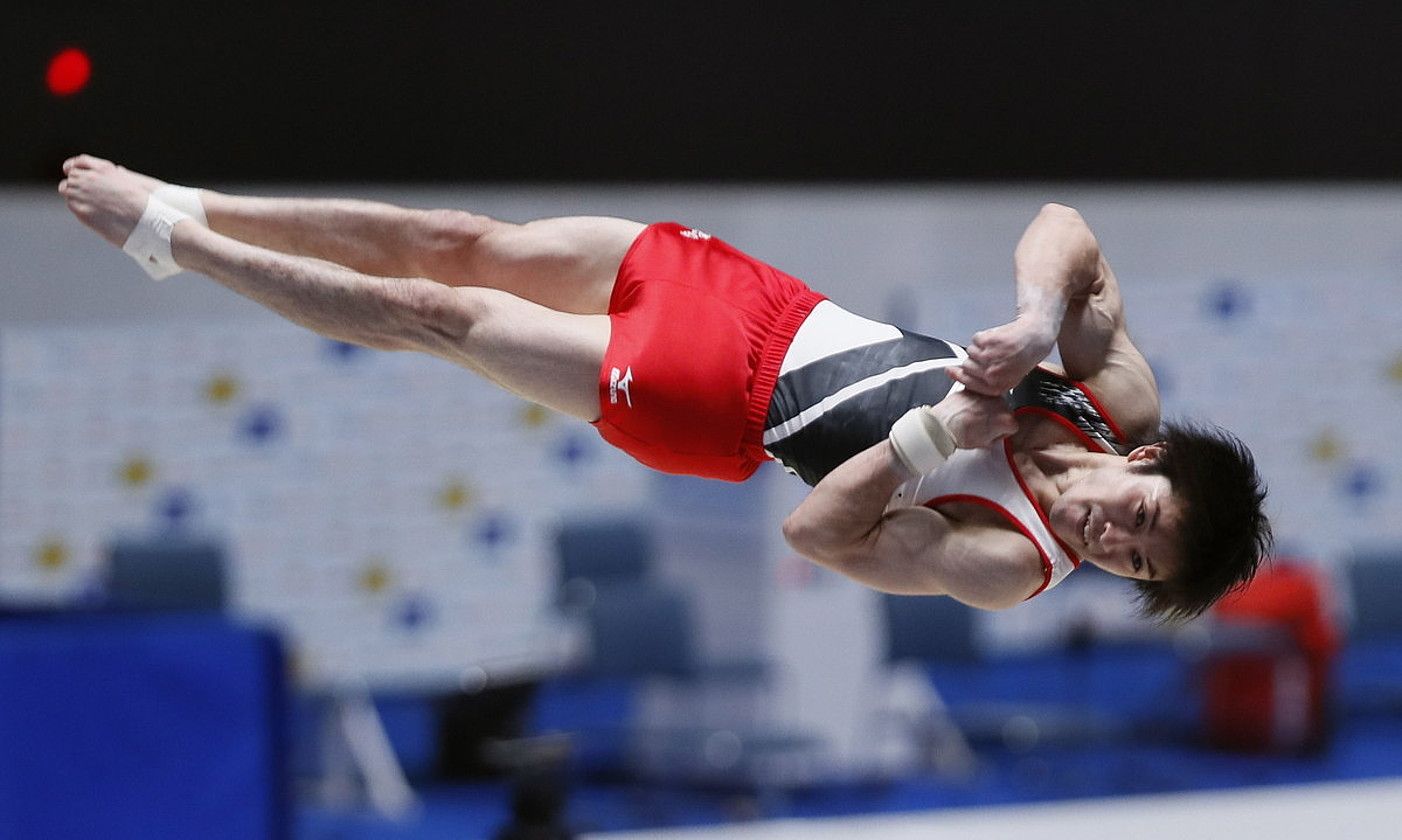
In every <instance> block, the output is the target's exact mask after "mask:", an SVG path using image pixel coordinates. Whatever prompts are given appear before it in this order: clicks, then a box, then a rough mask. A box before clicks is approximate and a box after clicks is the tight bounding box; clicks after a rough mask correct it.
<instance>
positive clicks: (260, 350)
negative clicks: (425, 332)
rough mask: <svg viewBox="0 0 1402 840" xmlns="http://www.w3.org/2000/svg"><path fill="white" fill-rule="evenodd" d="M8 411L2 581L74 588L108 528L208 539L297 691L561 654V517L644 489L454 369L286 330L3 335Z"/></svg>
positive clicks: (1, 389) (616, 457)
mask: <svg viewBox="0 0 1402 840" xmlns="http://www.w3.org/2000/svg"><path fill="white" fill-rule="evenodd" d="M0 406H3V411H0V452H3V453H4V461H3V465H4V467H3V472H0V522H3V523H4V527H3V531H0V595H3V596H4V597H5V598H6V599H9V600H12V601H22V602H26V603H41V604H62V603H71V602H74V601H82V600H83V599H84V598H85V597H87V596H88V595H89V594H90V593H92V592H93V591H94V590H95V589H96V588H97V587H98V586H100V580H99V577H100V574H101V571H102V563H103V555H104V546H105V545H106V543H107V542H108V541H109V540H111V539H112V537H113V536H114V535H117V534H127V533H133V534H152V533H159V532H161V531H164V530H167V529H179V530H185V531H193V532H195V533H212V534H214V535H216V536H218V537H219V538H221V539H222V540H223V541H225V543H226V544H227V546H228V550H229V552H230V554H231V557H232V559H233V561H234V562H233V565H232V571H233V580H232V584H233V597H234V603H235V606H236V608H237V609H238V610H239V612H240V613H242V614H243V615H245V616H249V617H254V618H263V619H270V620H273V621H275V622H277V623H278V624H279V625H281V626H282V627H284V628H285V629H286V630H288V631H289V632H290V633H291V635H292V638H293V639H295V641H296V642H297V645H296V649H297V659H296V662H297V665H298V667H299V671H300V673H301V675H302V676H303V677H304V678H305V679H307V680H308V681H310V682H325V681H328V680H340V679H350V678H366V679H370V680H372V681H375V682H377V683H381V684H394V683H403V684H408V685H414V684H420V685H421V684H424V683H433V684H442V683H445V682H448V683H451V680H452V679H453V677H454V675H455V674H456V673H460V672H465V671H466V669H468V668H469V667H471V666H477V667H486V668H488V669H496V668H506V669H517V668H522V667H526V668H529V667H536V668H539V667H553V666H554V665H555V664H556V662H555V659H556V658H557V657H558V655H559V654H558V653H555V651H557V650H559V649H560V645H561V644H562V643H564V642H567V639H562V638H561V636H560V633H559V628H558V627H556V626H555V622H554V620H553V615H552V613H551V612H550V609H549V601H550V598H551V597H552V593H553V578H552V575H553V567H552V565H551V559H552V556H553V547H552V545H551V543H550V539H551V534H552V532H553V528H554V526H555V524H556V522H557V521H558V519H559V518H560V517H561V516H563V515H568V514H573V513H581V512H588V511H590V510H599V509H604V510H612V509H617V508H630V507H637V506H638V505H639V504H640V503H641V501H642V498H643V495H644V490H645V487H646V476H645V474H644V473H643V472H642V471H641V470H636V469H633V468H632V467H631V466H630V464H631V462H629V463H627V464H625V463H624V462H625V461H627V459H626V458H625V457H624V456H622V455H620V454H619V453H617V452H615V451H613V450H611V449H609V448H608V447H607V446H605V445H604V444H603V443H602V441H600V440H599V439H598V437H597V435H596V434H595V433H594V432H593V430H592V429H590V428H588V427H586V426H582V425H580V424H578V423H574V422H568V421H566V420H565V419H563V418H561V417H559V416H557V415H554V414H552V413H551V412H549V411H547V410H545V409H543V408H541V407H539V406H536V405H532V404H529V403H526V402H523V401H522V400H520V399H517V398H515V397H513V396H511V395H508V394H505V393H503V392H501V391H499V390H498V389H496V388H493V387H491V386H488V385H486V384H484V383H482V382H480V381H479V380H478V379H476V378H475V377H473V376H470V375H467V374H466V373H465V372H464V371H462V370H460V369H457V368H455V367H453V366H451V365H448V364H447V363H444V362H441V361H438V360H435V359H432V358H429V357H425V356H417V355H411V354H402V353H401V354H395V353H382V352H374V351H370V350H365V349H363V348H358V347H354V346H352V345H347V344H342V343H339V342H333V341H328V340H325V339H321V338H319V337H317V336H315V335H314V334H312V333H310V332H307V331H305V330H301V329H298V328H296V327H293V326H292V325H289V324H283V323H280V322H277V321H267V322H260V323H256V324H217V325H193V324H174V325H170V324H167V325H147V326H144V327H129V326H128V327H80V328H70V327H65V328H33V327H18V328H15V327H12V328H9V329H6V330H5V331H4V333H3V340H0ZM473 673H476V672H473Z"/></svg>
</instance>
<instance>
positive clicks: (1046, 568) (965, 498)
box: [924, 470, 1052, 601]
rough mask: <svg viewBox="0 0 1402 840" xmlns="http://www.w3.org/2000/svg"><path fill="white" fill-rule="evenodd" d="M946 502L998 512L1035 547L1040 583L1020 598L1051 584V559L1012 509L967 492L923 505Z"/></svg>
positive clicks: (932, 508) (931, 505) (935, 505)
mask: <svg viewBox="0 0 1402 840" xmlns="http://www.w3.org/2000/svg"><path fill="white" fill-rule="evenodd" d="M1013 472H1014V474H1016V472H1017V471H1016V470H1014V471H1013ZM948 502H968V503H969V504H974V505H980V506H982V507H986V508H988V509H989V510H992V511H994V512H996V513H998V514H1000V515H1001V516H1002V517H1003V518H1004V519H1007V520H1008V522H1009V523H1011V524H1012V526H1013V527H1014V528H1016V529H1017V530H1018V532H1019V533H1021V534H1022V535H1023V536H1024V537H1026V538H1027V541H1028V542H1030V543H1032V547H1033V548H1035V549H1037V555H1038V556H1039V557H1041V558H1042V585H1041V586H1039V587H1037V590H1036V591H1035V592H1033V593H1032V594H1031V595H1028V596H1027V597H1026V598H1023V599H1022V600H1024V601H1027V600H1030V599H1032V598H1035V597H1037V596H1038V595H1040V594H1042V593H1043V592H1044V591H1046V588H1047V587H1048V586H1050V585H1051V578H1052V559H1051V557H1049V556H1048V555H1047V553H1046V552H1045V551H1043V550H1042V545H1041V543H1039V542H1037V538H1036V537H1034V536H1032V532H1031V531H1029V530H1027V528H1026V527H1025V526H1024V525H1023V524H1022V522H1021V521H1020V520H1019V519H1018V518H1017V517H1016V516H1013V513H1012V511H1010V510H1008V509H1007V508H1005V507H1003V506H1002V505H1000V504H998V503H997V502H995V501H993V500H992V499H985V498H984V497H982V496H974V495H970V494H968V493H951V494H950V495H948V496H936V497H935V498H933V499H930V500H929V501H927V502H925V505H924V506H925V507H927V508H930V509H931V510H934V509H935V508H937V507H939V506H940V505H942V504H946V503H948ZM1034 504H1035V503H1034Z"/></svg>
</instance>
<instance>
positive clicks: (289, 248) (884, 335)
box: [58, 155, 1270, 618]
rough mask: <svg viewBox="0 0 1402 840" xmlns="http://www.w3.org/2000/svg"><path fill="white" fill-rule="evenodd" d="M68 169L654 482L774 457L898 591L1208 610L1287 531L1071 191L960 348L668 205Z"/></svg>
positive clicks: (835, 556)
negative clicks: (558, 213)
mask: <svg viewBox="0 0 1402 840" xmlns="http://www.w3.org/2000/svg"><path fill="white" fill-rule="evenodd" d="M63 172H64V176H65V177H64V179H63V181H62V182H61V183H60V184H59V187H58V191H59V193H60V194H61V195H62V196H63V197H64V199H66V201H67V203H68V208H69V210H71V211H72V213H73V215H75V216H76V217H77V218H78V220H79V221H81V222H82V223H83V224H85V225H87V226H88V227H89V228H91V229H92V230H94V231H96V232H97V233H98V234H99V235H101V236H102V237H103V238H104V239H106V240H107V241H108V242H110V243H112V244H113V245H115V246H117V247H119V248H122V249H123V250H124V251H126V252H127V253H128V254H130V255H131V256H133V257H134V258H136V260H137V261H138V262H139V263H140V264H141V265H142V266H143V267H144V268H146V270H147V271H148V273H150V274H152V276H155V277H158V278H159V277H164V276H166V275H169V274H172V273H175V272H177V271H180V270H182V269H187V270H190V271H195V272H198V273H200V274H204V275H206V276H208V277H211V278H213V279H214V280H216V281H218V282H219V283H221V284H223V285H224V286H227V287H228V288H230V289H232V290H234V291H235V292H238V293H239V294H241V295H244V296H246V297H249V298H252V299H253V300H255V301H257V302H258V303H261V304H263V305H264V306H266V307H267V308H269V309H271V310H273V311H274V312H276V313H278V314H279V315H282V316H283V317H285V318H287V319H289V320H291V321H294V322H296V323H298V324H301V325H302V326H305V327H307V328H309V329H312V330H314V331H316V332H318V333H320V334H322V335H324V336H328V337H330V338H334V339H338V340H340V341H346V342H352V343H355V344H360V345H365V346H367V347H373V348H378V349H383V350H417V351H421V352H424V353H430V354H432V355H435V356H439V357H441V358H444V359H447V360H449V361H452V362H455V363H457V364H459V365H462V366H463V367H466V368H469V369H471V370H473V371H476V372H477V373H478V374H480V375H482V376H484V377H486V378H488V379H490V380H491V381H493V382H495V383H497V384H498V385H500V386H502V387H503V388H506V389H508V390H510V391H512V392H514V393H516V394H519V395H520V396H522V397H524V398H526V399H528V400H533V401H535V402H537V403H540V404H542V405H546V406H549V407H551V408H553V409H555V410H557V411H561V412H564V413H566V414H570V415H573V416H575V417H578V418H580V419H582V420H584V421H587V422H589V423H592V424H593V425H594V427H595V428H596V429H598V431H599V434H600V435H602V436H603V438H604V439H605V440H606V441H608V442H609V443H611V444H613V445H614V446H617V447H618V448H620V449H623V450H624V451H626V452H627V453H629V454H630V455H632V456H633V457H634V458H636V459H637V460H639V461H641V462H642V463H644V464H646V465H648V466H650V467H653V468H655V469H658V470H663V471H666V472H673V473H684V474H690V475H697V476H704V477H709V478H718V479H725V480H730V481H741V480H743V479H745V478H747V477H749V476H750V475H751V474H752V473H753V472H754V471H755V470H756V469H757V468H758V467H759V465H760V464H761V463H762V462H764V461H766V460H769V459H771V458H772V459H775V460H777V461H778V462H779V463H780V464H781V465H782V466H784V467H785V468H786V469H787V470H789V471H790V472H792V473H794V474H796V475H797V476H799V477H800V478H801V479H802V480H804V481H805V482H807V483H808V484H810V485H812V486H813V490H812V492H811V493H810V494H809V495H808V497H807V498H806V499H805V500H804V501H803V503H802V504H800V505H799V506H798V508H797V509H795V510H794V511H793V513H792V514H790V515H789V517H788V519H787V520H786V521H785V522H784V535H785V537H786V538H787V539H788V541H789V543H790V544H791V545H792V546H793V547H794V549H795V550H797V551H798V552H800V553H802V554H803V555H805V556H807V557H808V558H810V559H812V560H813V561H815V562H817V563H820V564H822V565H824V566H827V567H829V568H831V569H834V570H836V571H838V572H841V573H842V574H845V575H847V576H849V577H851V578H853V579H855V580H857V581H859V582H861V583H863V584H866V585H867V586H871V587H873V588H876V589H879V590H883V591H887V592H898V593H910V594H944V595H949V596H951V597H954V598H956V599H958V600H960V601H962V602H964V603H966V604H970V605H973V606H975V607H982V608H986V609H1001V608H1005V607H1011V606H1013V605H1015V604H1018V603H1019V602H1021V601H1023V600H1026V599H1027V598H1030V597H1032V596H1034V595H1036V594H1038V593H1040V592H1043V591H1045V590H1046V589H1048V588H1050V587H1052V586H1054V585H1055V584H1056V583H1057V582H1059V581H1060V580H1061V579H1062V578H1064V577H1065V576H1066V575H1067V574H1068V573H1070V572H1071V571H1072V570H1073V569H1075V568H1076V566H1078V565H1079V564H1080V563H1081V562H1083V561H1084V562H1089V563H1093V564H1094V565H1096V566H1099V567H1101V568H1102V569H1105V570H1107V571H1109V572H1111V573H1113V574H1116V575H1121V576H1124V577H1128V578H1133V579H1135V581H1136V582H1137V587H1138V590H1139V595H1140V599H1141V604H1142V607H1143V609H1144V611H1145V612H1146V613H1148V614H1150V615H1155V616H1161V617H1166V618H1188V617H1192V616H1196V615H1198V614H1199V613H1201V612H1202V611H1203V610H1205V609H1206V608H1207V607H1209V606H1210V605H1211V604H1212V603H1214V602H1215V601H1216V600H1217V599H1218V598H1220V597H1221V596H1222V595H1224V594H1225V593H1227V592H1228V591H1230V590H1232V589H1234V588H1236V587H1237V586H1239V585H1241V584H1243V583H1245V582H1246V581H1249V580H1250V579H1251V577H1252V575H1253V574H1254V573H1255V571H1256V568H1257V566H1258V565H1259V563H1260V561H1261V559H1262V557H1263V556H1264V555H1265V554H1266V553H1267V552H1268V550H1269V547H1270V526H1269V523H1268V522H1267V520H1266V517H1265V515H1264V513H1263V511H1262V502H1263V500H1264V497H1265V490H1264V487H1263V485H1262V482H1261V479H1260V477H1259V476H1258V475H1257V472H1256V468H1255V464H1254V461H1253V459H1252V456H1251V454H1250V452H1249V451H1248V450H1247V449H1246V447H1245V446H1244V445H1243V444H1242V443H1241V442H1240V441H1239V440H1237V439H1236V438H1234V437H1232V436H1231V435H1229V434H1227V433H1226V432H1223V431H1221V430H1220V429H1216V428H1212V427H1203V426H1196V425H1191V424H1174V423H1168V424H1161V420H1160V409H1159V395H1158V388H1157V386H1156V384H1155V382H1154V375H1153V373H1152V372H1151V371H1150V369H1149V365H1148V364H1147V363H1146V362H1145V360H1144V357H1143V356H1142V355H1141V354H1140V352H1139V350H1138V349H1136V348H1135V346H1134V344H1133V343H1132V342H1131V341H1130V338H1129V333H1128V332H1127V331H1126V329H1125V318H1124V305H1123V302H1122V300H1121V297H1120V289H1119V284H1118V283H1117V282H1116V280H1115V275H1114V273H1113V272H1112V271H1111V270H1110V266H1109V264H1108V263H1107V262H1106V261H1105V258H1104V257H1103V256H1102V254H1101V252H1100V247H1099V244H1098V243H1097V241H1096V238H1095V236H1094V234H1093V233H1092V232H1091V230H1090V228H1089V227H1088V226H1087V225H1086V223H1085V221H1083V220H1082V218H1081V216H1080V214H1078V213H1077V212H1076V211H1075V210H1072V209H1070V208H1069V207H1063V206H1060V205H1056V204H1048V205H1046V206H1045V207H1043V208H1042V209H1041V211H1040V212H1039V213H1038V214H1037V216H1036V218H1034V219H1033V220H1032V223H1031V224H1030V225H1029V226H1028V227H1027V230H1026V232H1025V233H1023V235H1022V239H1021V241H1020V242H1019V243H1018V245H1017V249H1016V252H1015V253H1014V269H1015V277H1016V283H1017V316H1016V317H1015V318H1014V320H1012V321H1010V322H1009V323H1006V324H1003V325H1001V326H997V327H993V328H991V329H987V330H984V331H982V332H979V333H976V334H975V335H974V336H973V339H972V342H971V343H970V344H969V346H968V347H967V348H964V347H961V346H959V345H957V344H954V343H952V342H948V341H944V340H941V339H936V338H929V337H927V336H923V335H918V334H915V333H911V332H907V331H905V330H901V329H898V328H896V327H894V326H890V325H888V324H883V323H879V322H877V321H872V320H869V319H867V318H863V317H859V316H857V315H854V314H852V313H850V312H847V311H846V310H844V309H842V308H841V307H839V306H837V305H836V304H834V303H832V302H831V301H828V300H826V299H825V298H824V297H823V296H822V295H821V294H819V293H817V292H814V291H812V290H811V289H809V288H808V287H807V286H806V285H804V284H803V283H802V282H801V281H799V280H797V279H795V278H793V277H790V276H789V275H787V274H785V273H783V272H781V271H779V270H777V269H775V268H772V267H770V266H768V265H765V264H764V263H762V262H760V261H758V260H755V259H753V258H751V257H749V256H747V255H745V254H743V253H741V252H739V251H737V250H736V249H734V248H732V247H730V246H729V245H727V244H725V243H724V242H722V241H721V240H719V239H717V238H715V237H713V236H711V235H710V234H708V233H705V232H703V231H700V230H696V229H694V228H688V227H684V226H682V225H678V224H674V223H662V224H652V225H643V224H640V223H638V222H631V221H627V220H624V219H616V218H598V217H576V218H557V219H542V220H539V221H534V222H528V223H526V224H512V223H509V222H502V221H497V220H495V219H491V218H488V217H486V216H481V215H476V214H473V213H467V212H462V211H458V210H410V209H405V208H400V207H394V206H390V205H386V204H379V203H373V202H365V201H350V200H339V199H311V198H254V197H243V196H235V195H227V194H223V193H219V192H214V191H211V190H194V189H191V188H188V187H180V186H172V185H168V184H165V183H163V182H161V181H158V180H156V179H154V178H151V177H148V176H145V175H141V174H139V173H136V172H133V171H130V170H128V169H125V168H123V167H120V166H116V165H114V164H113V163H111V162H109V161H105V160H101V159H98V158H94V157H90V156H87V155H82V156H79V157H76V158H73V159H71V160H69V161H67V162H66V163H65V164H64V166H63ZM1053 346H1055V347H1056V348H1058V349H1059V351H1060V357H1061V365H1060V366H1057V365H1053V364H1050V363H1047V362H1046V361H1045V359H1046V357H1047V356H1048V354H1049V353H1050V352H1051V351H1052V348H1053Z"/></svg>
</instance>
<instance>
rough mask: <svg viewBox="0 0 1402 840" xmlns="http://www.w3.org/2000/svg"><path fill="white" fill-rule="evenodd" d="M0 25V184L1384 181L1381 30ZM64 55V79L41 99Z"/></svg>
mask: <svg viewBox="0 0 1402 840" xmlns="http://www.w3.org/2000/svg"><path fill="white" fill-rule="evenodd" d="M32 5H33V8H30V9H25V8H24V4H22V5H21V7H20V9H18V10H12V11H10V12H9V13H8V17H7V20H8V23H7V24H5V25H3V26H0V47H3V49H0V73H2V74H3V76H2V77H0V78H3V88H0V96H3V99H0V167H3V170H2V171H0V179H3V180H8V181H24V180H28V181H51V180H52V179H53V174H54V172H55V167H56V165H57V163H58V161H60V160H62V158H63V157H64V156H66V155H68V154H70V153H72V152H75V151H79V150H87V151H93V152H95V153H99V154H102V155H105V156H109V157H113V158H117V159H120V160H122V161H124V162H127V163H130V164H131V165H132V166H135V167H145V168H149V169H151V170H154V171H156V172H158V173H161V174H165V175H167V176H168V177H171V178H175V179H180V180H187V181H199V180H203V179H225V180H234V181H257V180H278V181H298V180H302V181H310V180H335V181H428V182H432V181H560V180H566V181H637V180H665V181H677V180H707V181H716V180H823V181H834V180H853V179H861V180H888V179H917V180H931V179H934V180H939V179H956V180H986V179H993V180H1005V179H1028V178H1035V179H1097V180H1118V179H1169V180H1187V179H1353V178H1385V179H1395V178H1398V177H1402V107H1399V102H1398V100H1399V98H1402V6H1398V5H1397V4H1396V3H1389V2H1364V3H1317V4H1305V3H1292V2H1265V1H1264V0H1215V2H1197V0H1189V2H1172V3H1155V4H1147V3H1139V2H1133V0H1084V2H1054V0H1046V1H1045V2H1011V1H1010V0H1003V1H1002V2H999V1H998V0H986V1H985V2H961V3H938V2H930V3H923V4H897V5H894V6H882V5H881V4H877V3H873V4H869V6H870V8H864V9H858V8H856V7H855V6H853V5H847V4H839V5H838V6H834V5H833V4H828V3H822V2H811V3H808V4H803V5H792V6H791V5H789V4H782V8H780V7H779V6H776V5H775V4H771V3H763V2H759V1H758V0H757V2H754V3H752V4H748V5H751V6H754V7H756V8H761V7H762V9H763V10H762V11H756V10H739V9H737V8H728V7H727V6H726V5H725V4H715V3H700V2H693V3H664V2H655V3H649V4H640V3H628V4H622V5H620V4H608V3H603V2H597V3H551V2H547V0H537V2H529V1H528V0H518V2H511V3H473V2H462V1H461V0H459V1H458V2H447V0H401V2H390V0H382V1H381V2H377V3H366V2H360V1H359V0H347V2H339V3H329V2H324V1H319V2H301V3H271V2H266V0H246V2H240V3H228V2H226V3H211V2H203V1H202V0H187V2H185V3H170V2H162V3H146V2H136V3H132V2H102V3H98V2H93V1H92V0H89V1H88V2H77V3H74V2H67V3H65V2H50V3H33V4H32ZM66 44H79V45H82V46H84V47H85V48H86V49H87V50H88V51H89V52H90V54H91V55H92V58H93V62H94V75H93V81H92V83H91V84H90V86H89V87H88V88H87V89H86V90H84V91H83V92H82V93H80V94H78V95H77V96H75V97H72V98H70V99H65V100H59V99H55V98H53V97H51V96H50V95H49V94H48V93H47V92H46V90H45V89H44V85H43V70H44V65H45V63H46V62H47V60H48V58H49V56H51V55H52V54H53V53H54V52H55V51H57V49H58V48H60V47H61V46H64V45H66Z"/></svg>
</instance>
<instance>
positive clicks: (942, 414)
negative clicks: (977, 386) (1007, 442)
mask: <svg viewBox="0 0 1402 840" xmlns="http://www.w3.org/2000/svg"><path fill="white" fill-rule="evenodd" d="M930 411H932V412H933V413H934V415H935V416H936V417H938V418H939V419H940V422H941V423H943V424H944V427H945V428H946V429H948V430H949V434H950V436H951V437H953V438H954V445H955V446H957V447H959V448H960V449H978V448H980V447H984V446H988V445H989V444H991V443H993V442H994V441H996V440H998V439H999V438H1004V437H1007V436H1008V435H1010V434H1013V433H1014V432H1016V431H1017V419H1016V418H1014V417H1013V414H1012V412H1011V411H1009V410H1008V405H1007V403H1005V402H1003V398H1002V397H989V396H985V395H983V394H977V393H974V392H972V391H969V390H967V389H965V390H962V391H956V392H954V393H952V394H950V395H948V396H946V397H945V398H944V399H942V400H940V402H939V404H938V405H936V406H934V407H933V408H931V409H930Z"/></svg>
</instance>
